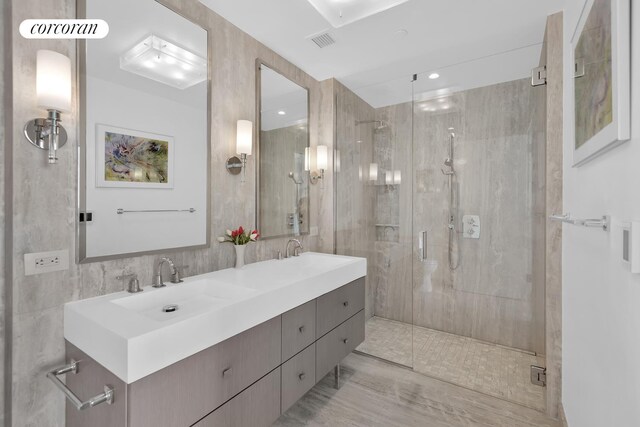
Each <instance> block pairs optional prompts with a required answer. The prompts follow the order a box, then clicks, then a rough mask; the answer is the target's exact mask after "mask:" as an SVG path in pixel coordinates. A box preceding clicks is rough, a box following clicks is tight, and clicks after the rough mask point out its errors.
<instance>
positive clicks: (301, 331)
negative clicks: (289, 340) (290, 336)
mask: <svg viewBox="0 0 640 427" xmlns="http://www.w3.org/2000/svg"><path fill="white" fill-rule="evenodd" d="M298 331H300V333H303V332H304V325H302V326H300V327H299V328H298Z"/></svg>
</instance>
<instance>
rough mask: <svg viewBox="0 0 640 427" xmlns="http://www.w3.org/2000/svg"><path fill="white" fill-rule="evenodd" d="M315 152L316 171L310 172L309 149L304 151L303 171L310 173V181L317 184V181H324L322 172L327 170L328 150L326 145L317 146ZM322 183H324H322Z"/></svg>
mask: <svg viewBox="0 0 640 427" xmlns="http://www.w3.org/2000/svg"><path fill="white" fill-rule="evenodd" d="M315 151H316V168H317V169H318V170H317V171H311V148H310V147H307V148H305V149H304V170H306V171H308V172H310V175H309V176H310V178H311V179H310V181H311V183H312V184H317V183H318V181H319V180H321V179H322V180H324V172H325V171H326V170H327V169H329V148H328V147H327V146H326V145H318V146H317V147H316V149H315ZM323 182H324V181H323Z"/></svg>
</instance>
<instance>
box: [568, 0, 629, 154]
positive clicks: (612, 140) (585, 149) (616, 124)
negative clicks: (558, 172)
mask: <svg viewBox="0 0 640 427" xmlns="http://www.w3.org/2000/svg"><path fill="white" fill-rule="evenodd" d="M602 2H608V3H610V5H611V82H610V84H611V89H612V102H611V113H612V115H611V121H610V122H609V123H608V124H607V125H605V126H603V127H602V128H600V129H599V130H597V132H595V133H594V134H593V135H592V136H590V137H589V138H580V135H581V133H580V129H579V128H578V123H577V119H576V117H577V114H578V112H577V110H578V107H577V105H576V104H577V102H576V100H577V94H576V79H577V78H584V77H576V74H580V73H581V71H583V69H582V67H584V66H585V65H584V64H580V63H578V60H579V59H580V58H576V48H577V46H578V43H579V41H580V37H581V36H582V35H583V32H584V30H585V25H586V24H587V22H588V20H589V16H590V14H591V11H592V9H593V8H594V5H596V6H597V5H601V4H602ZM571 59H572V62H571V63H572V64H574V67H575V69H574V70H573V71H574V73H573V75H572V77H573V78H571V79H569V80H570V85H571V96H572V102H571V106H572V107H573V111H572V113H573V114H570V118H571V119H572V122H573V129H574V138H573V166H574V167H578V166H582V165H583V164H585V163H587V162H589V161H591V160H593V159H595V158H596V157H598V156H600V155H601V154H603V153H605V152H607V151H609V150H611V149H613V148H615V147H617V146H618V145H620V144H622V143H623V142H625V141H628V140H629V139H630V138H631V96H630V92H631V15H630V0H587V2H586V4H585V6H584V9H583V11H582V14H581V16H580V20H579V21H578V25H577V27H576V30H575V32H574V34H573V37H572V40H571ZM587 66H588V65H587ZM585 68H586V67H585ZM592 110H593V109H592ZM584 134H589V132H584ZM583 136H584V135H583Z"/></svg>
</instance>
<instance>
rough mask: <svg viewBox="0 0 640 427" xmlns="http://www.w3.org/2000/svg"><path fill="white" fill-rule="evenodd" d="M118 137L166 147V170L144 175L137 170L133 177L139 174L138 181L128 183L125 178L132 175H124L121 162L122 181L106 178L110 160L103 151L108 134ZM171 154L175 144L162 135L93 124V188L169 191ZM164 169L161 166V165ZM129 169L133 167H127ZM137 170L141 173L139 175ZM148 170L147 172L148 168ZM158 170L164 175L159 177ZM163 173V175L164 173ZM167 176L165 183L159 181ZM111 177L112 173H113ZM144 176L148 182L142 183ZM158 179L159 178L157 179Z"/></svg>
mask: <svg viewBox="0 0 640 427" xmlns="http://www.w3.org/2000/svg"><path fill="white" fill-rule="evenodd" d="M108 134H111V135H114V134H115V135H118V136H122V137H125V138H124V140H126V141H129V140H130V139H129V138H127V137H133V138H137V139H140V140H142V141H141V143H142V144H148V143H149V141H152V142H153V143H157V142H160V143H162V145H164V144H166V145H167V147H166V150H164V149H163V150H162V151H163V153H164V152H165V151H166V154H167V160H166V162H163V163H165V164H166V168H165V167H162V168H159V169H157V170H156V169H153V168H151V172H150V173H149V172H146V171H145V169H144V168H139V169H137V170H136V171H134V172H133V173H134V174H136V175H137V174H138V173H140V177H139V178H137V177H135V176H133V177H131V180H130V181H129V180H127V178H126V177H127V176H131V173H130V172H127V168H128V165H127V164H126V162H125V163H123V165H122V169H123V170H124V172H123V174H122V175H123V177H124V178H123V179H122V180H114V179H113V178H111V179H109V178H107V176H106V171H107V168H108V166H107V163H109V164H112V163H111V162H112V160H108V159H107V156H106V148H107V141H106V138H107V135H108ZM174 151H175V141H174V138H173V137H172V136H168V135H161V134H156V133H151V132H144V131H139V130H133V129H126V128H121V127H117V126H111V125H105V124H97V125H96V187H101V188H144V189H152V188H157V189H172V188H173V182H174V178H175V177H174V167H173V165H174ZM163 166H164V165H163ZM129 169H132V168H129ZM138 170H140V171H141V172H138ZM147 170H148V169H147ZM158 170H160V171H161V172H163V173H160V174H158ZM164 171H166V173H164ZM163 174H164V175H166V181H165V182H161V181H162V175H163ZM112 175H113V174H112ZM145 176H146V177H149V176H151V177H152V179H151V181H149V180H145ZM157 177H160V178H157Z"/></svg>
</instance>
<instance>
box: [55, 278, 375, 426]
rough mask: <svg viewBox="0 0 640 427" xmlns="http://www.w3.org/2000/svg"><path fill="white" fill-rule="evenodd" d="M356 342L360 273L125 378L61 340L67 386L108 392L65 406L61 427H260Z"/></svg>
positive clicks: (360, 334) (83, 392)
mask: <svg viewBox="0 0 640 427" xmlns="http://www.w3.org/2000/svg"><path fill="white" fill-rule="evenodd" d="M362 341H364V277H363V278H360V279H357V280H355V281H353V282H351V283H349V284H347V285H345V286H342V287H340V288H338V289H336V290H334V291H332V292H329V293H327V294H325V295H322V296H320V297H319V298H317V299H314V300H312V301H309V302H307V303H305V304H302V305H300V306H298V307H296V308H294V309H292V310H290V311H288V312H285V313H283V314H282V315H280V316H277V317H275V318H273V319H271V320H268V321H266V322H264V323H262V324H260V325H257V326H255V327H253V328H251V329H249V330H247V331H245V332H242V333H240V334H238V335H236V336H234V337H231V338H229V339H227V340H225V341H223V342H221V343H219V344H216V345H214V346H212V347H210V348H208V349H205V350H203V351H201V352H199V353H196V354H194V355H192V356H189V357H187V358H185V359H183V360H181V361H179V362H176V363H174V364H173V365H170V366H168V367H166V368H164V369H161V370H160V371H157V372H155V373H153V374H151V375H148V376H146V377H144V378H142V379H140V380H138V381H135V382H133V383H131V384H125V383H124V382H123V381H121V380H120V379H119V378H117V377H116V376H115V375H113V374H112V373H111V372H109V371H108V370H106V369H105V368H104V367H102V366H101V365H99V364H98V363H97V362H95V361H94V360H92V359H91V358H90V357H89V356H87V355H86V354H84V353H83V352H81V351H80V350H79V349H77V348H76V347H75V346H73V345H72V344H71V343H67V359H71V358H73V359H74V360H77V361H79V374H77V375H67V384H68V385H69V386H70V388H71V389H72V390H77V392H78V394H79V395H80V397H81V398H82V397H86V396H88V395H90V394H91V393H94V392H95V391H96V390H99V389H100V384H102V385H104V384H108V385H110V386H112V387H114V390H115V398H114V403H113V405H106V404H102V405H99V406H96V407H94V408H90V409H87V410H84V411H77V410H76V409H75V408H74V407H72V406H71V405H70V404H67V410H66V415H67V426H69V427H86V426H92V427H151V426H153V427H158V426H163V427H165V426H166V427H174V426H175V427H188V426H197V427H214V426H215V427H218V426H233V427H244V426H247V427H261V426H265V427H267V426H269V425H271V424H272V423H273V422H274V421H275V420H276V419H277V418H278V417H279V416H280V414H281V413H282V412H284V411H286V410H287V409H288V408H289V407H291V406H292V405H293V404H294V403H295V402H296V401H297V400H298V399H300V398H301V397H302V396H303V395H304V394H305V393H306V392H307V391H309V390H310V389H311V388H312V387H313V386H314V385H315V384H316V383H317V382H318V381H320V380H321V379H322V378H323V377H324V375H325V374H327V372H329V371H330V370H331V369H332V368H333V367H334V366H336V365H337V364H339V363H340V361H341V360H342V359H343V358H344V357H345V356H347V355H348V354H349V353H350V352H351V351H353V349H355V348H356V347H357V346H358V345H359V344H360V343H361V342H362Z"/></svg>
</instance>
